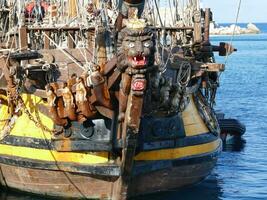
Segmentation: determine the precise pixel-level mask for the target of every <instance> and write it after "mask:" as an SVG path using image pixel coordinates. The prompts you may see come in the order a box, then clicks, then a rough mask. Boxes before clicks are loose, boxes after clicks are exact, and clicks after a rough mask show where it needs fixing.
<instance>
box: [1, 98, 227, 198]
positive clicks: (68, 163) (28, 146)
mask: <svg viewBox="0 0 267 200" xmlns="http://www.w3.org/2000/svg"><path fill="white" fill-rule="evenodd" d="M27 98H28V99H27V101H28V102H31V101H30V97H27ZM32 102H36V101H35V100H34V101H32ZM191 102H193V101H191ZM0 112H1V115H0V120H3V119H6V118H7V117H8V112H7V107H5V106H4V107H2V108H1V110H0ZM32 112H33V114H34V111H32ZM40 117H41V118H42V121H43V122H44V123H45V124H46V125H47V126H49V127H52V126H53V124H52V122H51V119H50V118H49V117H47V116H45V115H43V114H42V113H40ZM155 123H157V121H155ZM181 124H183V126H182V129H184V135H179V134H178V135H177V137H174V138H171V137H170V138H169V139H166V138H165V139H164V140H155V141H149V142H146V141H144V142H143V143H142V148H143V149H142V150H140V151H137V152H136V156H135V157H134V165H133V169H132V173H131V180H130V182H129V187H128V193H127V196H128V197H130V196H135V195H143V194H147V193H154V192H158V191H167V190H171V189H177V188H180V187H184V186H187V185H192V184H195V183H198V182H199V181H201V180H203V179H204V178H205V177H207V176H208V175H209V173H210V172H211V170H212V169H213V167H214V165H215V163H216V160H217V157H218V154H219V153H220V151H221V147H222V142H221V139H220V138H219V136H217V135H215V134H213V133H210V132H209V130H208V128H207V127H206V125H205V123H204V122H203V120H202V119H201V117H200V116H199V114H198V111H197V108H196V106H195V105H194V103H190V104H189V105H188V107H187V109H186V110H185V111H184V112H183V114H182V123H181ZM4 126H5V123H3V122H2V123H0V128H1V127H4ZM153 126H154V125H153ZM149 131H150V130H149V129H147V130H145V132H149ZM162 131H163V133H161V134H160V135H159V137H165V135H166V133H165V132H164V131H165V129H164V130H162ZM51 141H52V138H51V135H50V134H49V133H46V132H43V130H41V129H40V128H37V127H35V125H34V123H33V122H31V121H30V120H29V119H28V117H27V116H25V115H22V116H21V117H20V118H19V119H18V120H17V121H16V124H15V127H14V128H13V130H12V132H11V133H10V135H8V136H7V137H5V138H4V139H3V140H2V141H0V181H1V185H3V186H5V187H7V188H12V189H17V190H21V191H25V192H30V193H35V194H38V195H46V196H54V197H58V198H59V197H60V198H88V199H91V198H97V199H114V200H116V198H115V197H114V193H116V188H117V187H118V186H119V184H118V183H119V180H120V176H121V175H122V172H121V168H120V166H119V164H116V158H114V157H113V155H112V153H111V152H108V151H106V152H105V151H102V152H89V151H76V152H72V151H66V152H62V151H56V150H55V149H54V147H53V145H51Z"/></svg>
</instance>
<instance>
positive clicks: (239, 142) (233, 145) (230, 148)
mask: <svg viewBox="0 0 267 200" xmlns="http://www.w3.org/2000/svg"><path fill="white" fill-rule="evenodd" d="M245 146H246V140H245V139H244V138H233V139H232V141H231V142H227V144H224V146H223V151H224V152H242V151H243V150H244V148H245Z"/></svg>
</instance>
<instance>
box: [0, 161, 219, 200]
mask: <svg viewBox="0 0 267 200" xmlns="http://www.w3.org/2000/svg"><path fill="white" fill-rule="evenodd" d="M215 163H216V159H213V160H210V161H205V162H201V163H197V164H188V165H182V166H179V164H178V163H177V166H175V167H172V168H169V169H165V170H158V171H154V172H151V173H146V174H143V175H139V176H137V177H133V179H132V182H131V184H130V185H129V190H128V195H127V196H135V195H142V194H147V193H153V192H158V191H166V190H170V189H177V188H180V187H184V186H187V185H192V184H194V183H197V182H199V181H201V180H203V179H204V178H205V177H206V176H207V175H208V174H209V173H210V172H211V170H212V169H213V167H214V165H215ZM0 167H1V170H2V171H1V173H2V176H1V174H0V183H1V184H2V185H7V187H9V188H13V189H18V190H21V191H26V192H30V193H36V194H41V195H48V196H55V197H65V198H70V197H71V198H99V199H111V198H112V190H113V191H116V189H119V188H117V187H118V185H117V184H114V183H116V182H115V181H116V180H111V179H106V180H104V179H103V178H102V179H100V178H99V177H89V176H87V175H82V174H74V173H67V172H62V171H52V170H51V171H49V170H39V169H29V168H23V167H15V166H9V165H4V164H0ZM118 181H119V179H118ZM119 182H120V181H119ZM113 187H115V188H113ZM113 195H114V194H113ZM113 197H114V196H113ZM113 200H117V199H116V198H113ZM118 200H120V199H118Z"/></svg>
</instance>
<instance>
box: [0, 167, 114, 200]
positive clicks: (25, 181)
mask: <svg viewBox="0 0 267 200" xmlns="http://www.w3.org/2000/svg"><path fill="white" fill-rule="evenodd" d="M1 169H2V173H3V176H4V179H3V178H1V179H0V180H1V184H2V185H5V182H6V184H7V187H9V188H13V189H18V190H21V191H26V192H30V193H36V194H41V195H48V196H55V197H65V198H99V199H107V198H110V196H111V192H112V185H113V182H110V181H107V180H101V179H100V178H94V177H89V176H85V175H79V174H74V173H67V172H62V171H49V170H39V169H29V168H23V167H15V166H8V165H4V164H1ZM3 180H5V182H4V181H3Z"/></svg>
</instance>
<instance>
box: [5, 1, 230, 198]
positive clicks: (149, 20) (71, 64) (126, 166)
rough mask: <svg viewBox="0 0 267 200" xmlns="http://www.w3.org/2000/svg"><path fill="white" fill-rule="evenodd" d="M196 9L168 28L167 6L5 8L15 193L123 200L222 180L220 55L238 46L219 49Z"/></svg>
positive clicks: (10, 174) (180, 8)
mask: <svg viewBox="0 0 267 200" xmlns="http://www.w3.org/2000/svg"><path fill="white" fill-rule="evenodd" d="M184 2H186V4H184V5H182V4H181V3H180V1H179V0H177V1H174V2H173V3H172V4H173V5H170V6H169V7H170V13H171V18H172V22H173V23H172V24H171V25H168V26H167V25H166V20H164V18H163V17H162V10H161V9H160V8H159V7H160V6H159V4H158V2H157V1H146V2H145V1H144V0H124V1H119V2H115V1H114V2H113V1H93V2H88V1H76V0H68V1H66V0H65V1H64V0H61V1H38V0H36V1H19V3H16V1H12V0H9V1H7V0H4V1H1V3H0V6H1V7H0V15H1V19H0V25H1V31H0V40H1V41H0V42H1V43H0V183H1V185H2V186H3V187H6V188H11V189H16V190H20V191H24V192H29V193H34V194H38V195H47V196H52V197H57V198H84V199H113V200H122V199H127V198H129V197H132V196H136V195H144V194H148V193H154V192H159V191H167V190H171V189H176V188H180V187H183V186H187V185H192V184H195V183H198V182H200V181H201V180H203V179H204V178H205V177H207V176H208V175H209V174H210V172H211V170H212V169H213V167H214V165H215V164H216V160H217V157H218V155H219V153H220V152H221V147H222V142H221V139H220V136H219V134H220V129H219V125H218V121H217V119H216V115H215V113H214V110H213V105H214V103H215V95H216V90H217V88H218V86H219V74H220V73H221V72H222V71H224V65H223V64H217V63H215V59H214V52H219V54H220V55H221V56H226V55H229V54H230V53H232V51H234V49H233V48H232V47H231V45H228V44H225V43H220V45H218V46H214V45H211V43H210V41H209V24H210V21H211V20H212V14H211V11H210V9H205V10H203V9H201V8H200V6H199V1H197V0H188V1H184ZM167 12H168V11H167ZM167 12H166V9H165V13H167ZM165 15H166V14H165Z"/></svg>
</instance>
